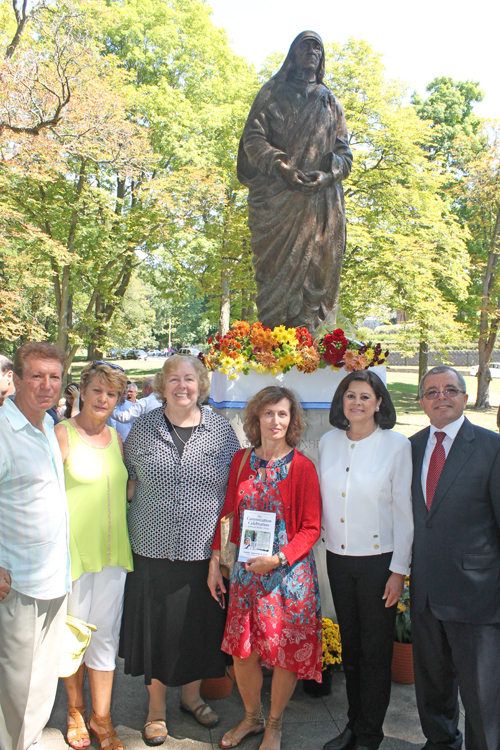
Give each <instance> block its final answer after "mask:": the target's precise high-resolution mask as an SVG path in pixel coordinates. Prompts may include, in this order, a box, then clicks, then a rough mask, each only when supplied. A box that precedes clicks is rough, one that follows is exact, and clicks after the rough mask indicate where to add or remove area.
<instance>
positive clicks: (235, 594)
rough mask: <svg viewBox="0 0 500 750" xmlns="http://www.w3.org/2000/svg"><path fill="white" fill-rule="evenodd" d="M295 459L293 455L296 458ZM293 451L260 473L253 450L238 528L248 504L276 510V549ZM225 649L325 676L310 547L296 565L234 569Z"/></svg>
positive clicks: (283, 539)
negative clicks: (259, 571)
mask: <svg viewBox="0 0 500 750" xmlns="http://www.w3.org/2000/svg"><path fill="white" fill-rule="evenodd" d="M292 460H293V459H292ZM287 461H289V457H288V456H285V457H284V458H281V459H278V460H277V461H269V462H268V463H267V466H266V467H265V479H263V480H262V479H261V474H260V471H259V468H260V467H259V458H258V457H257V456H256V454H255V452H254V451H252V454H251V456H250V467H251V469H252V470H253V472H254V478H253V480H252V482H251V485H250V491H249V492H248V494H244V495H243V497H242V498H241V500H240V519H239V521H240V528H241V526H242V521H243V512H244V510H245V509H248V510H257V511H267V512H272V513H276V526H275V530H274V545H273V554H276V553H277V552H279V551H280V550H281V549H283V547H285V546H286V545H287V544H288V537H287V531H286V524H285V511H284V504H283V499H282V497H281V494H280V491H279V483H280V482H281V481H283V480H284V479H285V478H286V477H287V476H288V469H289V464H287ZM222 650H223V651H225V652H226V653H228V654H232V655H233V656H239V657H240V658H242V659H244V658H245V657H247V656H250V654H251V653H252V651H257V652H258V653H259V654H260V656H261V660H262V663H263V664H264V666H267V667H282V668H283V669H288V670H289V671H290V672H296V673H297V677H298V678H299V679H308V680H317V681H318V682H321V657H322V621H321V605H320V597H319V587H318V576H317V573H316V564H315V562H314V556H313V552H312V550H311V551H309V552H308V553H307V555H305V557H303V558H302V559H300V560H297V561H296V562H295V563H293V565H282V566H280V567H278V568H275V569H274V570H271V571H270V572H269V573H266V574H265V575H259V574H257V573H251V572H247V571H246V570H245V566H244V564H243V563H239V562H237V563H236V565H235V566H234V569H233V575H232V577H231V584H230V589H229V607H228V613H227V622H226V630H225V633H224V640H223V642H222Z"/></svg>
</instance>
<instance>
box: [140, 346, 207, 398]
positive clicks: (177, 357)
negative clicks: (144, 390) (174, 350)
mask: <svg viewBox="0 0 500 750" xmlns="http://www.w3.org/2000/svg"><path fill="white" fill-rule="evenodd" d="M183 362H188V363H189V364H190V365H191V367H192V368H193V370H194V371H195V373H196V379H197V380H198V390H199V394H198V403H199V404H201V403H203V401H205V399H206V398H207V396H208V394H209V393H210V378H209V376H208V370H207V368H206V367H205V365H204V364H203V362H201V360H199V359H198V357H193V356H192V355H191V354H174V355H173V356H172V357H169V358H168V359H167V360H166V361H165V364H164V365H163V367H162V369H161V370H160V372H157V373H156V376H155V380H154V384H153V391H154V393H155V394H156V395H157V396H158V398H159V399H160V401H162V402H163V403H164V404H165V403H166V398H165V396H164V395H163V393H164V390H165V380H166V379H167V378H168V376H169V375H170V373H171V372H174V371H175V370H177V368H178V367H179V365H181V364H182V363H183Z"/></svg>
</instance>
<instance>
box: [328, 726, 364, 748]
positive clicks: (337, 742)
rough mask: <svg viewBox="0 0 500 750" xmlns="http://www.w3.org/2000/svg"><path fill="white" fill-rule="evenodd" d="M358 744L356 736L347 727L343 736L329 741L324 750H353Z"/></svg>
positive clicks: (340, 735)
mask: <svg viewBox="0 0 500 750" xmlns="http://www.w3.org/2000/svg"><path fill="white" fill-rule="evenodd" d="M355 744H356V736H355V734H354V732H351V730H350V729H349V728H348V727H346V728H345V729H344V731H343V732H342V734H339V736H338V737H334V738H333V740H329V741H328V742H327V743H326V745H324V747H323V750H352V748H354V745H355Z"/></svg>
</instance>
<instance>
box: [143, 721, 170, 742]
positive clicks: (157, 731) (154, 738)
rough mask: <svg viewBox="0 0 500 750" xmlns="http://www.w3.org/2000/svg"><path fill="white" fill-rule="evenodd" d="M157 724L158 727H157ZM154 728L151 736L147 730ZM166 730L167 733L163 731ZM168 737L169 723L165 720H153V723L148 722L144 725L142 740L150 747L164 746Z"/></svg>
mask: <svg viewBox="0 0 500 750" xmlns="http://www.w3.org/2000/svg"><path fill="white" fill-rule="evenodd" d="M155 724H156V727H155ZM148 727H152V728H153V729H152V731H151V733H150V734H147V732H146V729H147V728H148ZM163 730H165V731H163ZM167 737H168V729H167V723H166V721H165V719H153V721H147V722H146V723H145V724H144V728H143V730H142V739H143V740H144V742H145V743H146V745H149V746H150V747H156V746H157V745H163V743H164V742H165V740H166V739H167Z"/></svg>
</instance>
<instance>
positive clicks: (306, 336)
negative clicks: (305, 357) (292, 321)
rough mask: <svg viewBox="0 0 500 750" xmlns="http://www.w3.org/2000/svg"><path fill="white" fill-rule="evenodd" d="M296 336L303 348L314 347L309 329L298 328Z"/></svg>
mask: <svg viewBox="0 0 500 750" xmlns="http://www.w3.org/2000/svg"><path fill="white" fill-rule="evenodd" d="M295 335H296V337H297V341H298V342H299V344H301V345H303V346H308V347H309V346H312V343H313V342H312V338H311V334H310V333H309V331H308V330H307V328H304V327H303V326H298V327H297V328H296V329H295Z"/></svg>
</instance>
